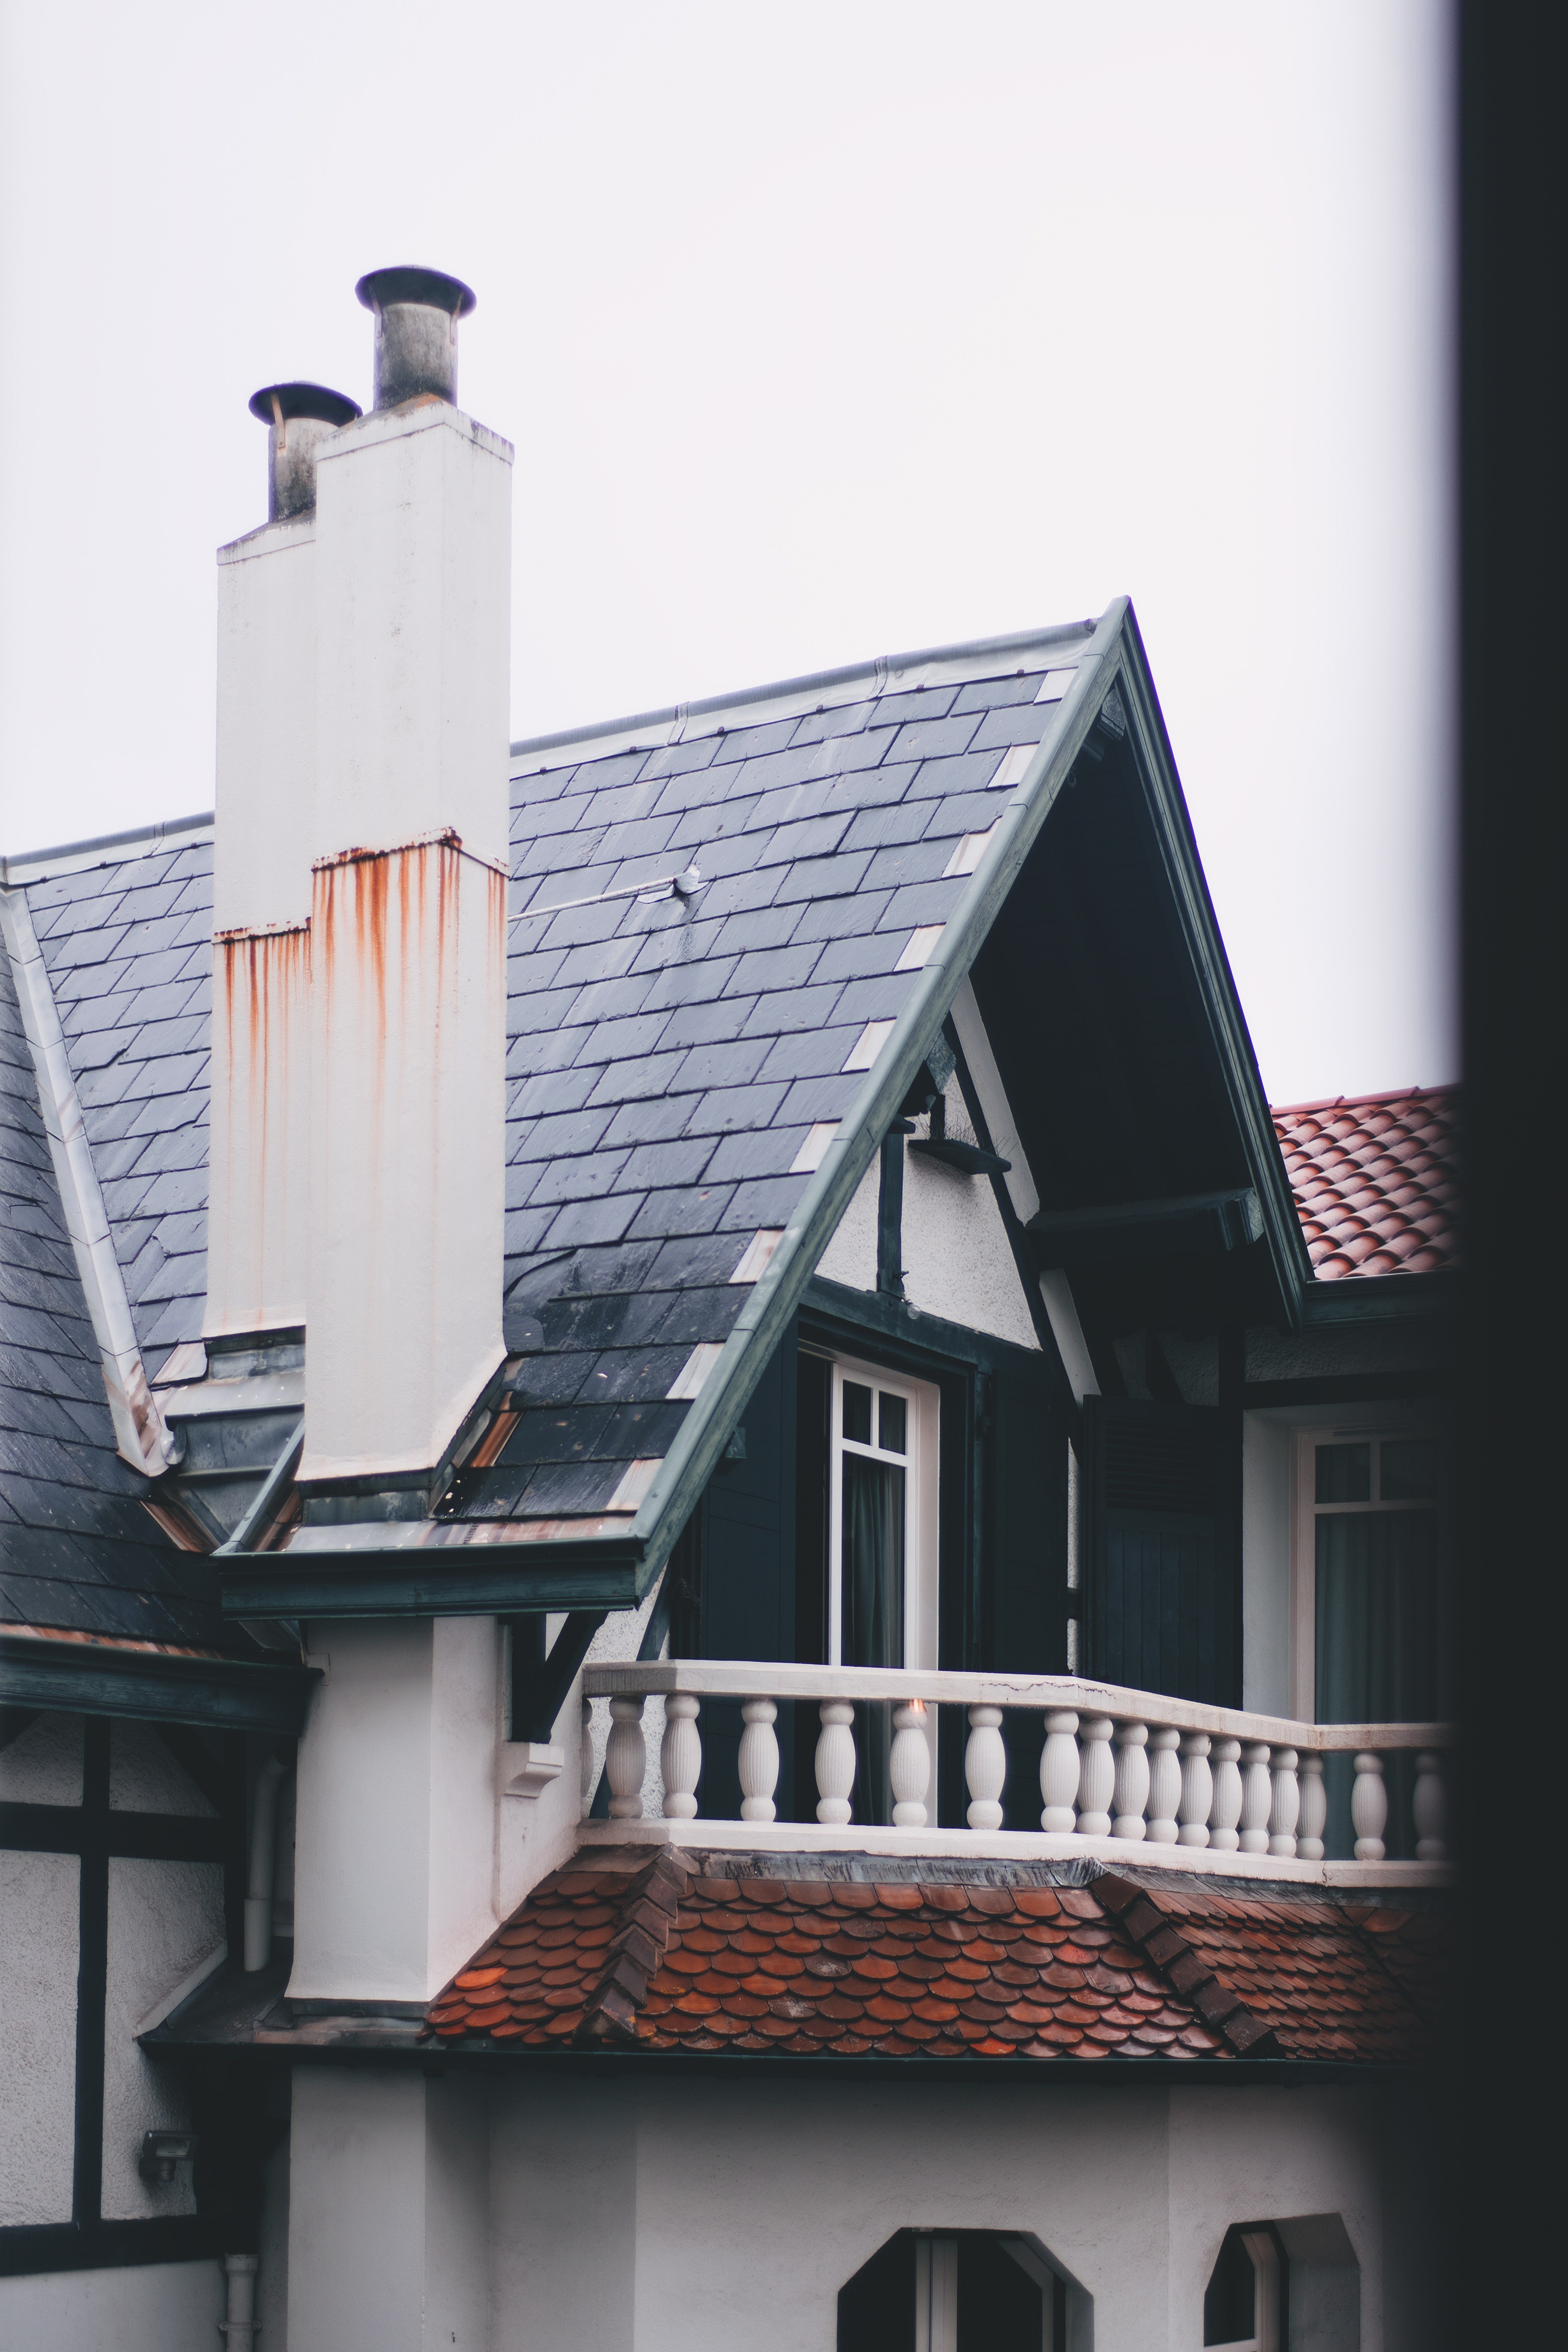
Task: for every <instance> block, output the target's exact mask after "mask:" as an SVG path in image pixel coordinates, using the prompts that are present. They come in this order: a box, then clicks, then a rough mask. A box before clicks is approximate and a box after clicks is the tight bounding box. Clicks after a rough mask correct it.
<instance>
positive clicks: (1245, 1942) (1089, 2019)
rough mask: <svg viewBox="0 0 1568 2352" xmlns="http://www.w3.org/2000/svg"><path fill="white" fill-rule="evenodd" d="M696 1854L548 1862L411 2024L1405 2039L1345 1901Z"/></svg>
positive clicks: (1239, 2047)
mask: <svg viewBox="0 0 1568 2352" xmlns="http://www.w3.org/2000/svg"><path fill="white" fill-rule="evenodd" d="M719 1860H720V1858H719V1857H716V1856H709V1857H706V1858H705V1860H704V1861H703V1862H701V1863H700V1864H697V1865H695V1866H694V1865H693V1864H691V1863H690V1862H689V1859H688V1858H687V1857H686V1856H684V1855H681V1854H679V1853H674V1852H672V1851H670V1850H668V1849H665V1850H661V1852H660V1853H659V1854H658V1856H657V1857H656V1858H655V1860H653V1861H652V1862H643V1861H642V1860H641V1858H640V1857H639V1856H638V1855H637V1854H636V1853H625V1854H608V1855H606V1856H605V1858H604V1861H603V1863H602V1864H599V1865H598V1866H596V1867H593V1868H584V1867H583V1866H582V1864H581V1861H579V1863H578V1864H576V1865H574V1866H572V1867H569V1868H567V1869H565V1870H563V1871H559V1872H557V1873H555V1874H554V1875H553V1876H552V1877H550V1878H547V1879H545V1880H544V1881H543V1882H542V1884H541V1885H539V1886H537V1887H536V1888H535V1889H534V1891H533V1893H532V1894H531V1895H530V1896H529V1898H528V1900H527V1901H526V1902H525V1903H524V1904H523V1905H522V1906H521V1908H520V1909H519V1910H518V1911H517V1912H516V1914H515V1915H514V1916H513V1917H512V1918H511V1919H510V1920H509V1921H508V1922H507V1924H506V1926H505V1927H502V1928H501V1929H500V1932H499V1933H498V1934H497V1935H496V1936H495V1937H492V1938H491V1940H490V1942H489V1943H488V1944H487V1945H486V1946H485V1947H484V1948H483V1950H482V1951H480V1952H479V1954H478V1956H477V1957H476V1958H475V1959H474V1960H473V1961H472V1962H471V1963H470V1965H469V1966H468V1968H466V1969H463V1970H462V1971H461V1972H460V1973H459V1975H458V1977H457V1978H456V1979H454V1981H453V1983H452V1984H451V1985H450V1986H449V1987H448V1988H447V1990H446V1991H445V1992H443V1993H442V1995H441V1996H440V1998H439V1999H438V2000H437V2001H435V2002H434V2003H433V2004H432V2005H431V2008H430V2011H429V2015H428V2019H427V2027H426V2030H427V2031H430V2032H434V2033H436V2034H437V2036H439V2037H440V2039H441V2040H443V2041H458V2040H462V2039H466V2038H468V2037H469V2036H477V2035H482V2036H485V2037H487V2038H488V2039H489V2041H490V2042H497V2043H500V2044H502V2045H503V2046H504V2045H506V2044H509V2043H516V2044H518V2045H519V2046H521V2047H524V2048H527V2047H534V2048H550V2047H555V2048H562V2047H565V2046H568V2045H571V2044H574V2043H575V2044H577V2045H579V2046H581V2045H583V2044H584V2043H588V2044H592V2043H595V2042H599V2043H604V2042H610V2043H619V2044H621V2045H622V2046H636V2047H639V2048H642V2049H645V2050H650V2051H658V2050H668V2051H676V2050H680V2051H718V2050H742V2051H752V2052H761V2051H778V2052H784V2053H793V2054H795V2055H812V2056H828V2055H839V2056H859V2055H863V2054H866V2053H876V2054H880V2055H884V2056H889V2057H914V2056H925V2057H930V2058H946V2057H965V2056H968V2057H983V2058H1003V2057H1008V2058H1012V2057H1024V2058H1040V2059H1047V2058H1063V2057H1070V2058H1103V2057H1111V2056H1114V2057H1122V2058H1163V2057H1171V2058H1222V2059H1223V2058H1231V2057H1241V2056H1252V2057H1259V2058H1263V2057H1268V2058H1281V2057H1292V2058H1328V2059H1334V2060H1340V2061H1344V2060H1352V2061H1360V2062H1363V2063H1388V2062H1391V2061H1396V2060H1402V2059H1407V2058H1411V2057H1414V2056H1416V2055H1418V2054H1419V2053H1420V2052H1421V2050H1422V2049H1423V2047H1424V2046H1425V2042H1426V2031H1425V2027H1424V2024H1423V2020H1422V2017H1421V2014H1420V2012H1419V2011H1418V2009H1417V2007H1416V2005H1415V2001H1414V2000H1412V1998H1411V1996H1410V1994H1409V1993H1408V1992H1407V1991H1406V1990H1405V1989H1404V1988H1403V1987H1402V1985H1401V1983H1400V1981H1399V1979H1398V1978H1397V1977H1396V1976H1395V1975H1394V1974H1393V1973H1391V1972H1390V1970H1389V1969H1387V1968H1385V1967H1384V1965H1383V1964H1382V1959H1381V1957H1380V1948H1381V1946H1382V1945H1383V1944H1384V1943H1386V1941H1387V1939H1386V1938H1380V1937H1373V1934H1372V1933H1371V1931H1370V1929H1369V1926H1368V1922H1369V1921H1371V1920H1373V1919H1374V1918H1376V1917H1377V1916H1379V1915H1377V1914H1376V1913H1375V1912H1373V1911H1369V1910H1368V1909H1367V1908H1366V1907H1365V1906H1363V1909H1362V1912H1361V1913H1360V1915H1359V1923H1358V1919H1352V1916H1351V1915H1350V1914H1349V1913H1348V1912H1347V1911H1346V1910H1345V1909H1343V1908H1342V1906H1339V1905H1337V1904H1335V1903H1332V1902H1325V1901H1323V1900H1322V1899H1321V1897H1315V1898H1308V1899H1301V1898H1297V1899H1296V1900H1294V1901H1292V1900H1289V1899H1281V1900H1279V1901H1278V1902H1265V1901H1263V1900H1261V1899H1259V1898H1258V1897H1256V1896H1252V1895H1225V1896H1220V1895H1210V1894H1208V1893H1207V1892H1206V1891H1195V1892H1194V1893H1193V1894H1192V1895H1189V1894H1188V1893H1187V1891H1186V1890H1185V1889H1179V1890H1178V1891H1177V1892H1176V1893H1175V1894H1174V1895H1173V1894H1172V1893H1171V1892H1170V1890H1169V1889H1168V1888H1162V1889H1161V1890H1160V1891H1159V1892H1158V1893H1157V1894H1156V1893H1153V1892H1152V1891H1151V1889H1150V1888H1149V1887H1148V1885H1145V1884H1142V1883H1135V1882H1133V1881H1131V1880H1128V1879H1124V1878H1120V1877H1112V1876H1110V1875H1105V1876H1102V1877H1101V1878H1100V1879H1098V1880H1097V1881H1095V1882H1094V1883H1093V1885H1090V1886H1085V1887H1070V1886H1052V1885H1040V1884H1034V1883H1030V1884H1022V1883H1020V1884H1015V1885H1005V1886H994V1885H978V1884H973V1883H970V1882H966V1881H965V1882H960V1881H958V1880H957V1879H948V1880H943V1879H940V1878H932V1877H930V1876H925V1877H921V1878H917V1879H906V1880H902V1881H899V1882H894V1883H887V1882H884V1883H879V1884H867V1883H864V1882H861V1881H858V1880H846V1879H832V1880H828V1879H820V1878H811V1877H809V1876H796V1875H794V1874H793V1871H794V1870H796V1869H798V1870H802V1871H805V1870H809V1868H810V1866H811V1865H810V1864H809V1863H808V1862H807V1861H805V1859H804V1858H801V1857H792V1858H790V1859H789V1862H788V1864H787V1867H788V1868H789V1869H790V1870H791V1872H792V1874H789V1875H781V1876H779V1877H777V1878H764V1877H757V1876H752V1875H749V1874H746V1875H725V1876H707V1875H704V1874H703V1871H704V1869H705V1868H711V1867H713V1866H715V1865H717V1864H718V1863H719ZM936 1867H938V1866H937V1865H927V1868H928V1871H929V1870H931V1869H933V1868H936ZM1122 1914H1125V1915H1126V1916H1119V1915H1122ZM1402 1924H1403V1921H1402Z"/></svg>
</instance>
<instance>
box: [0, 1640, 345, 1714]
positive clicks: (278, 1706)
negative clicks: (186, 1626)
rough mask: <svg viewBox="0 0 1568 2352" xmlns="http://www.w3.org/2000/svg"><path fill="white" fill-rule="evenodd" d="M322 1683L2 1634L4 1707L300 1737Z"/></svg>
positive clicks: (297, 1669)
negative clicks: (314, 1692)
mask: <svg viewBox="0 0 1568 2352" xmlns="http://www.w3.org/2000/svg"><path fill="white" fill-rule="evenodd" d="M320 1680H321V1675H320V1671H319V1670H318V1669H317V1668H315V1667H313V1666H292V1665H283V1664H268V1663H267V1662H266V1661H264V1660H262V1659H257V1660H255V1661H254V1662H252V1661H251V1660H249V1659H246V1658H190V1657H179V1656H172V1655H170V1654H167V1653H165V1652H163V1651H150V1650H120V1649H114V1648H111V1647H110V1646H109V1644H107V1643H97V1642H65V1641H61V1642H51V1641H49V1640H48V1639H47V1637H44V1636H40V1635H37V1634H32V1633H26V1634H10V1633H5V1631H4V1629H0V1703H3V1704H4V1705H5V1706H36V1707H42V1708H46V1709H49V1710H54V1711H59V1712H63V1713H66V1714H70V1715H108V1716H131V1717H137V1718H138V1719H140V1720H142V1721H143V1722H153V1723H184V1724H191V1725H194V1726H195V1727H198V1728H204V1729H207V1730H214V1729H218V1730H224V1731H280V1732H290V1733H297V1732H298V1731H299V1730H300V1727H301V1725H302V1724H303V1722H304V1719H305V1704H306V1701H307V1700H308V1698H309V1697H310V1691H311V1688H312V1686H313V1685H315V1684H316V1683H318V1682H319V1681H320Z"/></svg>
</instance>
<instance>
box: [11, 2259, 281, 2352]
mask: <svg viewBox="0 0 1568 2352" xmlns="http://www.w3.org/2000/svg"><path fill="white" fill-rule="evenodd" d="M224 2310H225V2299H224V2279H223V2266H222V2264H221V2263H217V2262H203V2263H141V2264H138V2265H137V2266H136V2268H134V2269H132V2270H107V2271H54V2272H48V2271H45V2272H37V2273H33V2274H31V2275H30V2276H27V2277H26V2278H6V2279H0V2344H4V2345H5V2346H6V2347H7V2352H12V2347H15V2352H214V2347H215V2346H217V2345H221V2344H222V2343H223V2341H224V2339H223V2337H222V2336H220V2335H219V2334H218V2332H217V2324H218V2321H219V2320H220V2319H221V2318H222V2317H223V2315H224ZM268 2352H282V2347H281V2346H276V2347H274V2346H268Z"/></svg>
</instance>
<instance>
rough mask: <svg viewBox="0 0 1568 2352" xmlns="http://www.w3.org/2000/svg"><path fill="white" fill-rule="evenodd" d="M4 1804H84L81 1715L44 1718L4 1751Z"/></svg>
mask: <svg viewBox="0 0 1568 2352" xmlns="http://www.w3.org/2000/svg"><path fill="white" fill-rule="evenodd" d="M0 1802H4V1803H6V1804H14V1805H79V1804H80V1802H81V1717H80V1716H79V1715H40V1716H39V1717H38V1718H37V1721H36V1722H34V1723H30V1724H29V1725H28V1726H27V1728H26V1731H24V1732H22V1733H21V1734H20V1736H19V1737H18V1738H16V1739H13V1741H12V1742H11V1745H10V1746H9V1748H5V1749H3V1750H0Z"/></svg>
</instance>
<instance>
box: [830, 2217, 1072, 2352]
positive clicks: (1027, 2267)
mask: <svg viewBox="0 0 1568 2352" xmlns="http://www.w3.org/2000/svg"><path fill="white" fill-rule="evenodd" d="M837 2345H838V2352H914V2347H916V2346H917V2345H918V2346H920V2347H921V2352H928V2347H929V2352H1068V2289H1067V2282H1066V2280H1065V2279H1063V2278H1061V2277H1060V2276H1058V2273H1056V2272H1055V2271H1054V2270H1053V2269H1052V2268H1051V2265H1050V2264H1049V2263H1048V2262H1047V2260H1046V2259H1045V2257H1044V2256H1043V2255H1042V2254H1040V2253H1038V2252H1037V2251H1036V2249H1035V2247H1034V2245H1033V2244H1032V2243H1031V2242H1030V2241H1028V2240H1027V2239H1025V2238H1020V2237H1014V2236H1008V2235H1006V2234H1005V2233H1004V2232H1002V2231H994V2230H953V2231H919V2230H900V2231H899V2232H898V2234H897V2236H896V2237H893V2238H889V2241H888V2242H887V2244H886V2245H885V2246H881V2247H879V2249H878V2251H877V2252H876V2253H874V2254H873V2255H872V2256H871V2259H870V2261H869V2262H868V2263H863V2264H862V2265H861V2267H860V2269H859V2270H858V2271H857V2272H856V2273H855V2275H854V2277H853V2278H852V2279H850V2280H849V2281H848V2282H847V2284H845V2285H844V2286H842V2287H841V2288H840V2289H839V2292H838V2331H837Z"/></svg>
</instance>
